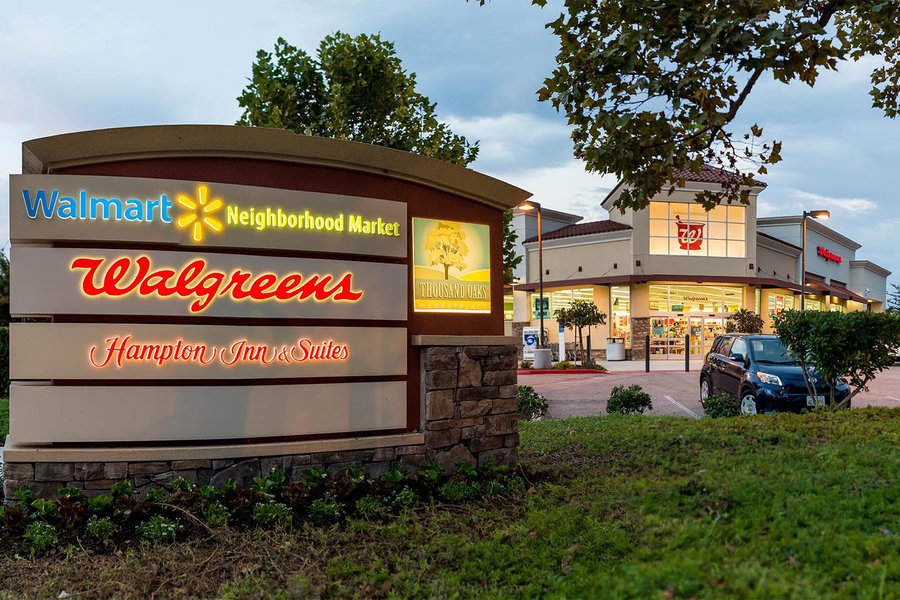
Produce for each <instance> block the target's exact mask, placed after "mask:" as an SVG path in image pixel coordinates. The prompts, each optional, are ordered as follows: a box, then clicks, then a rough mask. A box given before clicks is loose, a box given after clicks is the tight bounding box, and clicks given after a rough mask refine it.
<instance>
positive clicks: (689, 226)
mask: <svg viewBox="0 0 900 600" xmlns="http://www.w3.org/2000/svg"><path fill="white" fill-rule="evenodd" d="M675 224H676V226H677V227H678V245H679V246H680V247H681V249H682V250H699V249H700V247H701V246H702V245H703V228H704V226H705V225H706V223H686V222H684V221H682V220H681V217H680V216H678V215H675Z"/></svg>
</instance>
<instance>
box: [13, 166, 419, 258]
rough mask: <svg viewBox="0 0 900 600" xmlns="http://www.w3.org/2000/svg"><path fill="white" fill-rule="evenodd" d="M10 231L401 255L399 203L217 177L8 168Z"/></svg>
mask: <svg viewBox="0 0 900 600" xmlns="http://www.w3.org/2000/svg"><path fill="white" fill-rule="evenodd" d="M10 217H11V219H10V222H11V229H10V238H11V240H12V241H13V242H14V243H16V242H42V241H54V240H96V241H108V242H128V243H140V242H148V243H165V244H177V245H183V246H188V247H193V246H198V245H202V246H212V247H228V248H247V249H255V248H271V249H279V250H310V251H319V252H330V253H342V254H360V255H366V256H394V257H405V256H406V253H407V245H406V237H407V231H406V230H407V225H406V223H407V219H406V204H405V203H402V202H393V201H390V200H381V199H375V198H363V197H356V196H343V195H337V194H321V193H315V192H301V191H293V190H284V189H274V188H263V187H250V186H242V185H232V184H223V183H210V182H194V181H180V180H169V179H145V178H132V177H96V176H75V175H13V176H12V177H11V178H10Z"/></svg>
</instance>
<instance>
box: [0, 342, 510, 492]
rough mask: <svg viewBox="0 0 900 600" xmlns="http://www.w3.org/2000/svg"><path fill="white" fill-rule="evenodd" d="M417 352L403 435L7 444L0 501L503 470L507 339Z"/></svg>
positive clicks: (424, 345)
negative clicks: (416, 419) (416, 413)
mask: <svg viewBox="0 0 900 600" xmlns="http://www.w3.org/2000/svg"><path fill="white" fill-rule="evenodd" d="M413 344H414V345H415V346H419V347H420V355H421V371H420V373H421V381H422V430H421V431H420V432H413V433H408V434H398V435H382V436H371V437H359V438H345V439H333V440H311V441H300V442H277V443H259V444H232V445H218V446H183V447H163V446H160V447H122V448H113V447H109V448H83V447H79V448H67V447H22V446H17V445H16V443H15V440H14V439H13V438H7V446H6V448H5V449H4V461H5V463H4V465H3V468H4V481H3V489H4V495H5V499H6V501H10V500H12V495H13V492H15V490H16V489H18V488H19V487H20V486H22V485H29V486H31V488H32V490H33V491H34V493H35V495H37V496H45V497H46V496H53V495H55V494H56V492H57V490H58V489H59V488H61V487H75V488H79V489H83V490H84V491H85V493H86V494H88V495H97V494H101V493H104V492H106V491H107V490H109V488H110V486H111V485H112V484H114V483H117V482H119V481H123V480H129V481H131V482H133V483H134V484H135V485H136V486H137V488H138V489H139V490H142V491H143V490H146V489H149V488H151V487H162V488H167V487H168V486H169V484H170V482H171V481H172V480H173V479H175V478H178V477H183V478H185V479H187V480H189V481H192V482H195V483H197V484H200V485H217V486H221V485H222V484H224V483H225V482H226V481H227V480H229V479H234V480H235V481H236V482H237V483H238V485H239V486H248V485H250V484H251V483H252V481H253V478H254V477H259V476H261V475H265V474H266V473H267V472H269V471H270V470H271V469H274V468H280V469H284V471H285V472H286V473H287V474H288V476H289V477H291V478H292V479H296V478H299V477H301V476H302V475H303V472H304V471H307V470H309V469H312V468H320V469H325V470H327V471H329V472H340V471H342V470H344V469H346V468H347V467H348V466H351V465H355V466H361V467H363V468H364V469H365V470H366V472H367V474H368V475H369V476H371V477H377V476H379V475H381V474H382V473H384V472H385V471H387V470H388V469H389V468H390V467H391V465H392V464H399V465H400V466H402V467H404V468H406V469H407V470H410V471H414V470H416V469H418V468H419V467H421V466H423V465H425V464H427V463H429V462H432V461H436V462H438V463H440V464H441V465H442V466H444V468H445V469H447V470H452V469H454V468H455V466H456V464H457V463H459V462H465V463H468V464H471V465H483V464H484V463H486V462H493V463H496V464H503V465H512V464H515V462H516V460H517V450H518V446H519V432H518V426H519V424H518V420H519V414H518V412H517V402H516V389H517V388H516V367H517V357H516V350H517V345H516V340H515V339H514V338H509V337H502V336H416V337H414V338H413Z"/></svg>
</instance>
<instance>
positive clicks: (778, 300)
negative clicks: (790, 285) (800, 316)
mask: <svg viewBox="0 0 900 600" xmlns="http://www.w3.org/2000/svg"><path fill="white" fill-rule="evenodd" d="M786 310H794V297H793V296H791V295H788V294H784V293H780V294H779V293H775V292H769V318H770V319H774V318H775V317H777V316H778V315H780V314H781V313H783V312H784V311H786Z"/></svg>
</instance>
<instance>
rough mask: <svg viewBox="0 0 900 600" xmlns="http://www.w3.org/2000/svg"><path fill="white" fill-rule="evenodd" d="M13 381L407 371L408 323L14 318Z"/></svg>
mask: <svg viewBox="0 0 900 600" xmlns="http://www.w3.org/2000/svg"><path fill="white" fill-rule="evenodd" d="M10 334H11V340H12V341H11V344H12V347H14V348H15V349H16V351H15V352H13V353H12V355H11V356H10V377H11V378H12V379H18V380H21V379H28V380H50V379H216V380H219V379H221V380H226V379H257V378H258V379H280V378H291V377H357V376H384V375H406V343H407V335H406V329H405V328H402V327H365V328H363V327H356V328H351V327H265V326H263V327H256V326H253V327H233V326H214V325H148V324H143V325H137V324H103V323H100V324H95V323H13V324H12V326H11V332H10Z"/></svg>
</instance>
